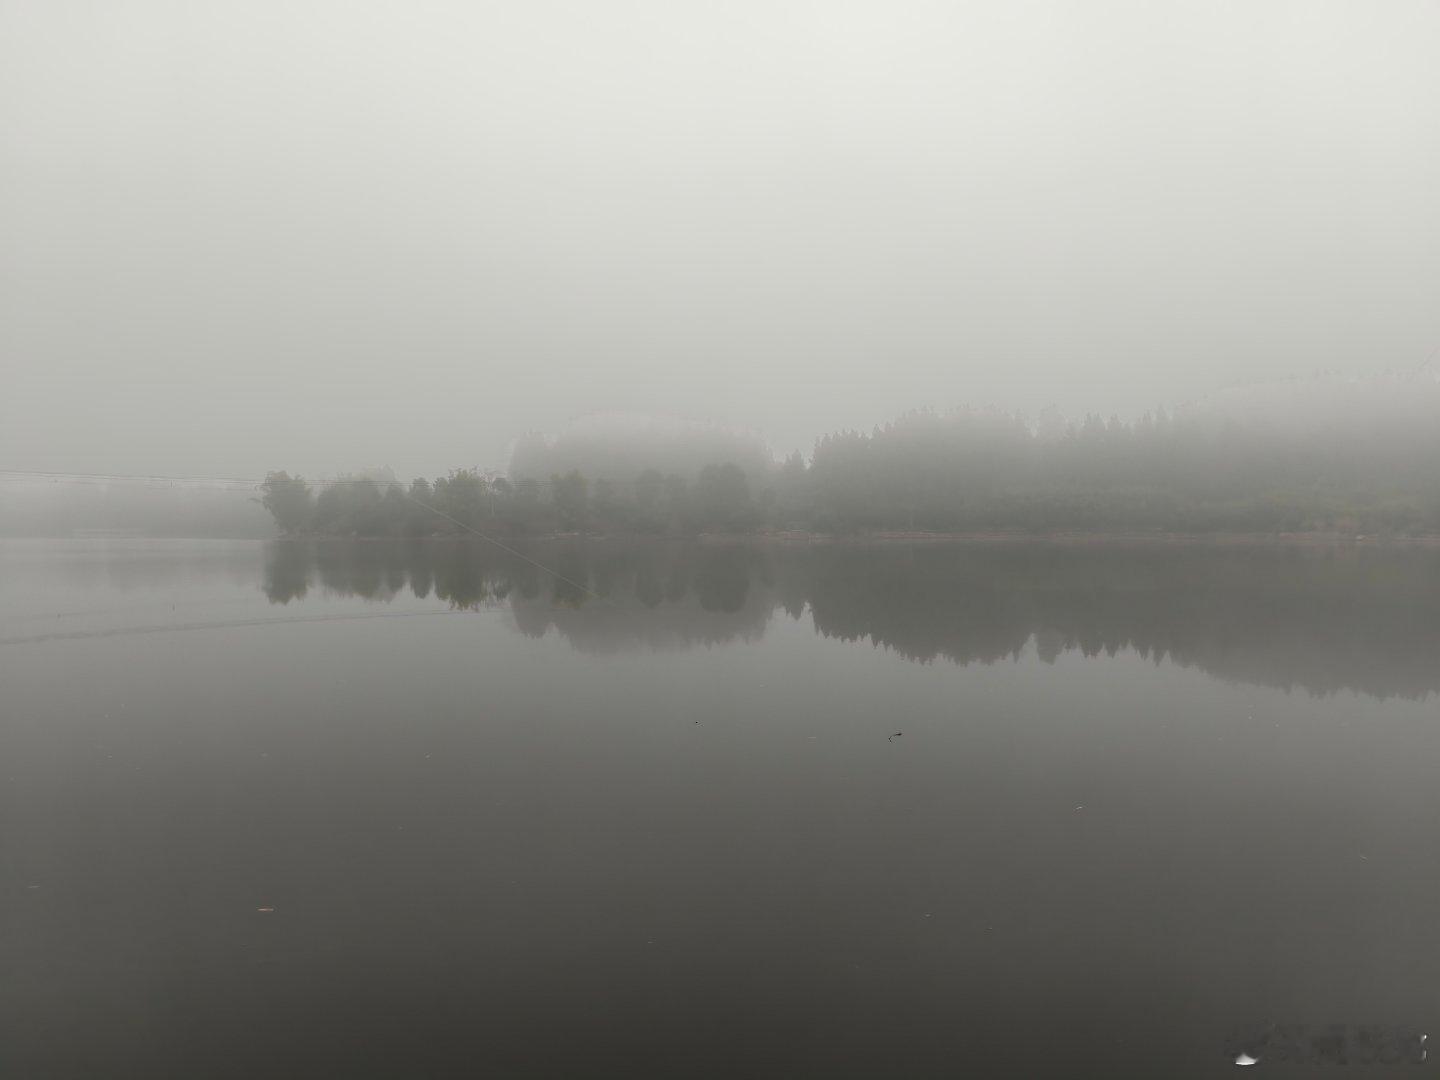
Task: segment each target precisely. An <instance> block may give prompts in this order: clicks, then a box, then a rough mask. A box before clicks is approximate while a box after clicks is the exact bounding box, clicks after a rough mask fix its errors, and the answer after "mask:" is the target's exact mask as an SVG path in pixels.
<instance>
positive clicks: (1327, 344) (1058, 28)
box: [0, 0, 1440, 476]
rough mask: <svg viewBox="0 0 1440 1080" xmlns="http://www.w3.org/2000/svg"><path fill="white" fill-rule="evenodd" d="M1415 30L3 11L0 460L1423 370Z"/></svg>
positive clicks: (1188, 5) (205, 466) (1414, 19)
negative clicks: (643, 414)
mask: <svg viewBox="0 0 1440 1080" xmlns="http://www.w3.org/2000/svg"><path fill="white" fill-rule="evenodd" d="M1437 41H1440V4H1436V3H1433V2H1429V0H1426V2H1411V0H1387V2H1384V3H1377V2H1375V0H1356V2H1349V3H1333V2H1321V0H1298V2H1294V3H1279V2H1266V0H1238V2H1231V3H1219V2H1214V0H1209V2H1204V3H1199V2H1167V3H1160V4H1157V3H1153V2H1144V0H1135V2H1113V0H1105V2H1101V0H1089V2H1083V3H1082V2H1075V3H1024V2H1019V0H989V2H985V3H963V2H956V0H944V2H939V0H936V2H930V0H910V2H904V0H866V2H850V0H813V2H809V3H802V2H795V0H725V2H721V3H701V2H697V0H584V2H575V3H556V2H550V0H509V2H505V3H485V2H481V0H469V2H463V0H454V2H426V0H404V2H401V0H393V2H388V3H380V2H377V0H333V2H323V0H241V2H230V0H203V2H196V0H175V2H158V0H102V2H95V3H75V2H69V0H0V466H5V467H10V468H34V469H76V470H88V471H101V470H103V471H117V472H146V471H156V472H182V473H185V474H192V475H193V474H211V473H215V474H223V475H234V476H253V475H258V474H260V473H263V472H264V471H265V470H266V469H267V468H272V467H273V468H278V467H288V468H291V469H300V470H302V471H306V472H308V473H311V474H315V473H320V472H327V471H334V470H339V469H344V468H351V467H360V466H366V465H378V464H382V463H388V464H390V465H392V466H394V467H395V468H396V470H397V471H398V472H399V473H400V474H402V475H412V474H416V473H427V474H432V475H433V474H435V473H437V472H440V471H443V470H444V469H445V468H447V467H448V466H451V465H469V464H479V465H481V466H490V465H497V466H498V465H501V464H503V462H504V457H505V452H506V448H507V446H508V445H509V443H510V442H511V440H513V439H514V438H515V437H517V436H518V435H520V434H522V433H523V432H525V431H527V430H530V429H541V430H554V429H557V428H559V427H561V426H562V425H564V424H565V423H566V421H567V420H568V419H569V418H571V417H574V416H577V415H580V414H584V413H587V412H592V411H595V410H624V411H627V412H635V411H650V412H657V413H661V414H665V415H672V416H673V415H680V416H690V417H697V418H711V419H716V420H719V421H722V422H725V423H729V424H733V425H739V426H744V427H748V428H753V429H756V430H758V431H759V432H760V433H762V434H763V435H764V436H766V437H767V438H768V439H769V441H770V442H771V444H772V446H773V447H774V448H775V449H776V450H777V451H782V452H783V451H785V450H788V449H791V448H796V447H799V448H802V449H805V450H807V451H808V449H809V448H810V446H811V443H812V441H813V440H814V438H815V437H816V436H817V435H819V434H821V433H822V432H825V431H828V430H833V429H836V428H840V427H851V426H853V427H861V428H868V427H869V426H870V425H872V424H874V423H876V422H878V421H882V420H885V419H888V418H890V417H891V416H893V415H894V414H896V413H899V412H901V411H903V410H904V409H907V408H911V407H916V406H925V405H929V406H935V407H946V406H950V405H956V404H962V403H974V404H996V405H1000V406H1002V407H1005V408H1012V409H1023V410H1026V411H1027V412H1031V413H1034V412H1038V411H1039V410H1040V409H1042V408H1043V407H1045V406H1047V405H1051V404H1054V405H1057V406H1059V407H1060V408H1062V409H1063V410H1065V411H1067V412H1069V413H1077V412H1082V413H1083V412H1084V411H1086V410H1092V409H1093V410H1103V411H1105V412H1107V413H1108V412H1111V411H1118V412H1120V413H1121V414H1122V415H1127V414H1133V413H1135V412H1138V411H1141V410H1144V409H1147V408H1151V407H1154V406H1157V405H1173V404H1177V403H1180V402H1183V401H1185V400H1188V399H1190V398H1193V397H1195V396H1197V395H1200V394H1204V393H1206V392H1208V391H1211V390H1214V389H1217V388H1219V387H1222V386H1225V385H1229V384H1232V383H1235V382H1237V381H1245V380H1252V379H1260V378H1271V377H1281V376H1289V375H1297V374H1308V373H1310V372H1312V371H1315V370H1317V369H1332V370H1333V369H1340V370H1344V371H1352V372H1371V371H1380V370H1385V369H1390V368H1409V367H1414V366H1416V365H1418V364H1420V363H1421V362H1422V361H1423V360H1424V359H1425V358H1426V356H1427V355H1428V354H1429V353H1430V352H1431V351H1432V350H1433V349H1434V348H1435V347H1436V346H1437V345H1440V318H1437V316H1436V314H1435V301H1436V298H1437V297H1440V199H1437V192H1440V65H1437V64H1436V62H1435V45H1436V42H1437Z"/></svg>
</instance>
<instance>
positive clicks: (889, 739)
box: [885, 731, 905, 742]
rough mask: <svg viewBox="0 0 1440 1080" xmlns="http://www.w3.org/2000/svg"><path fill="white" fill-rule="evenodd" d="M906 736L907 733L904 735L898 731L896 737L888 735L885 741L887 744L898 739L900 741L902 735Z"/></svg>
mask: <svg viewBox="0 0 1440 1080" xmlns="http://www.w3.org/2000/svg"><path fill="white" fill-rule="evenodd" d="M904 734H905V733H904V732H903V731H897V732H895V734H894V735H887V736H885V741H886V742H894V741H895V740H896V739H898V738H899V737H900V736H901V735H904Z"/></svg>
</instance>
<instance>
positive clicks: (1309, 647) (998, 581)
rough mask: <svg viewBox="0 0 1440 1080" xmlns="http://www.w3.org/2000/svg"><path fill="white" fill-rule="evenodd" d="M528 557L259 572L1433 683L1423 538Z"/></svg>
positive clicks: (634, 641)
mask: <svg viewBox="0 0 1440 1080" xmlns="http://www.w3.org/2000/svg"><path fill="white" fill-rule="evenodd" d="M528 557H529V558H533V559H534V560H535V561H536V562H539V563H541V564H543V565H544V566H546V567H547V568H549V571H554V572H553V573H551V572H548V571H545V570H540V569H538V568H537V567H536V566H535V565H533V564H531V563H529V562H526V561H525V560H524V559H523V558H517V557H515V556H512V555H508V554H506V553H504V552H501V551H498V550H496V549H494V548H489V547H487V546H485V545H482V544H471V543H466V542H459V541H417V542H411V543H404V542H396V543H345V542H335V543H322V544H313V545H311V544H299V543H295V544H285V543H278V544H275V545H274V546H273V547H272V548H271V549H270V554H269V561H268V564H267V571H266V591H267V593H268V595H269V596H270V597H271V599H272V600H275V601H277V602H286V601H288V600H290V599H292V598H295V597H298V596H303V595H304V594H305V593H306V591H307V590H308V589H310V588H314V587H316V586H317V585H318V586H319V587H322V588H324V589H326V590H329V591H333V592H339V593H343V594H353V595H360V596H365V597H370V598H377V599H388V598H391V597H393V596H394V595H396V594H397V593H398V592H399V591H400V590H402V589H407V588H408V589H409V590H411V591H412V592H413V593H414V594H415V595H416V596H422V597H423V596H428V595H431V594H432V593H433V595H434V596H436V597H437V598H439V599H441V600H444V601H447V602H449V603H450V604H452V605H453V606H456V607H462V608H472V607H478V606H481V605H490V604H501V603H503V604H505V605H506V606H508V608H509V609H510V611H511V612H512V614H513V616H514V618H515V623H516V626H517V627H518V628H519V629H520V630H521V632H522V633H526V634H531V635H540V634H543V633H545V632H546V631H547V630H548V629H550V628H551V627H554V628H555V629H556V631H557V632H558V633H560V634H561V635H562V636H564V637H565V638H566V639H567V640H569V641H570V642H571V643H572V644H574V645H575V646H576V647H577V648H581V649H585V650H587V651H614V650H618V649H624V648H633V647H646V648H659V647H685V646H690V645H698V644H711V643H717V642H722V641H726V640H731V639H737V638H739V639H751V638H754V637H756V636H758V635H759V634H761V633H762V632H763V630H764V628H765V626H766V624H767V623H768V621H769V619H770V618H771V616H772V615H773V614H774V613H775V612H776V611H777V609H783V610H785V611H788V612H789V613H790V614H792V615H799V614H801V613H802V612H803V610H804V608H805V607H806V606H807V605H808V606H809V608H810V611H811V615H812V618H813V620H814V625H815V628H816V629H817V630H818V631H819V632H820V633H822V634H824V635H826V636H827V637H835V638H839V639H841V640H847V641H855V640H860V639H865V640H869V641H871V642H872V643H874V644H876V645H883V646H885V647H886V648H890V649H894V650H895V651H896V652H897V653H899V654H900V655H902V656H905V657H907V658H909V659H912V660H917V661H929V660H934V659H936V658H945V659H948V660H951V661H954V662H956V663H962V664H964V663H971V662H976V661H978V662H981V663H993V662H994V661H996V660H999V659H1002V658H1005V657H1011V656H1014V655H1016V654H1018V653H1019V652H1020V650H1022V649H1024V648H1025V647H1026V646H1027V645H1028V644H1029V643H1030V642H1031V641H1034V642H1035V645H1036V648H1037V651H1038V653H1039V655H1040V656H1041V658H1042V659H1046V660H1053V659H1054V658H1055V657H1056V656H1057V655H1058V654H1059V653H1060V652H1061V651H1063V650H1072V649H1073V650H1079V651H1080V652H1082V653H1084V654H1085V655H1096V654H1098V653H1100V652H1102V651H1103V652H1108V653H1112V654H1113V653H1114V652H1116V651H1118V650H1120V649H1135V650H1137V651H1139V652H1140V653H1141V654H1142V655H1146V656H1153V657H1155V658H1156V659H1157V660H1159V659H1162V658H1169V659H1171V660H1173V661H1175V662H1177V663H1181V664H1185V665H1192V666H1195V667H1197V668H1199V669H1201V670H1204V671H1207V672H1210V673H1211V674H1214V675H1218V676H1221V677H1223V678H1227V679H1234V680H1239V681H1244V682H1250V683H1256V684H1260V685H1266V686H1276V687H1285V688H1290V687H1300V688H1304V689H1306V690H1309V691H1312V692H1317V693H1325V692H1331V691H1335V690H1341V689H1352V690H1358V691H1363V692H1366V693H1370V694H1374V695H1379V696H1386V695H1402V696H1407V697H1417V696H1423V695H1425V694H1428V693H1430V692H1432V691H1437V690H1440V667H1437V664H1436V660H1437V659H1440V553H1436V552H1432V551H1427V550H1418V549H1398V550H1397V549H1379V548H1345V549H1339V548H1337V549H1314V548H1271V547H1243V548H1242V547H1232V548H1225V547H1215V546H1204V545H1194V546H1145V545H1133V546H1122V545H1107V546H1094V547H1069V546H1063V545H1045V544H1031V545H1002V544H995V545H957V546H930V545H921V546H916V547H902V546H884V545H881V546H875V547H856V546H845V545H834V546H829V545H822V546H816V547H812V548H791V547H780V548H766V547H761V546H735V547H718V546H707V545H685V544H674V543H666V542H655V543H650V544H632V545H625V544H594V545H588V546H586V545H579V544H575V545H569V546H565V545H558V544H549V545H541V546H537V547H536V548H534V549H533V550H531V551H529V552H528Z"/></svg>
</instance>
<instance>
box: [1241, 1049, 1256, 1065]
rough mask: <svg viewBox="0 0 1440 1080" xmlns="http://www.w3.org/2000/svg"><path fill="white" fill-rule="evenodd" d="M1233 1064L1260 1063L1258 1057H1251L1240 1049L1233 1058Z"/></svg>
mask: <svg viewBox="0 0 1440 1080" xmlns="http://www.w3.org/2000/svg"><path fill="white" fill-rule="evenodd" d="M1235 1064H1236V1065H1258V1064H1260V1059H1259V1058H1253V1057H1251V1056H1250V1055H1249V1054H1247V1053H1245V1051H1243V1050H1242V1051H1240V1056H1239V1057H1237V1058H1236V1059H1235Z"/></svg>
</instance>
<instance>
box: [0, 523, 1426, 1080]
mask: <svg viewBox="0 0 1440 1080" xmlns="http://www.w3.org/2000/svg"><path fill="white" fill-rule="evenodd" d="M527 552H528V553H529V554H530V555H531V556H532V557H533V558H535V559H536V560H537V561H539V562H541V563H543V564H545V565H546V566H548V567H550V568H552V569H554V570H556V571H558V572H559V574H560V575H561V576H562V577H563V578H564V579H568V582H570V583H580V584H582V585H583V586H584V587H585V589H586V590H593V592H594V593H595V594H598V597H599V598H598V599H597V598H596V597H595V596H592V595H590V593H589V592H586V591H584V590H579V589H576V588H575V587H574V585H573V584H569V583H567V582H566V581H565V580H561V579H560V578H557V577H555V576H553V575H550V574H547V573H545V572H544V571H541V570H537V569H536V568H535V567H534V566H531V565H529V564H527V563H525V562H523V561H520V560H516V559H514V558H512V557H509V556H506V555H505V554H504V553H500V552H495V551H493V550H490V549H486V548H485V547H484V546H483V545H480V544H457V543H441V542H415V543H393V544H391V543H323V544H304V543H277V544H272V545H251V544H183V543H163V544H147V543H144V542H126V543H121V544H114V543H112V544H103V543H100V544H97V543H88V544H84V543H82V544H48V545H39V544H16V543H6V544H4V545H0V641H3V644H0V705H3V719H0V760H3V763H4V767H3V777H0V779H3V783H4V785H5V787H4V803H3V807H4V814H3V824H0V829H3V832H0V842H3V850H0V854H3V856H4V858H3V861H0V895H3V896H4V897H5V898H6V902H5V904H4V905H3V910H0V928H3V942H0V943H3V947H4V950H5V955H6V958H7V962H6V964H5V967H4V970H3V973H0V988H3V991H4V995H5V1000H6V1002H7V1008H6V1010H4V1016H3V1018H0V1037H3V1038H0V1045H3V1046H4V1048H5V1049H4V1050H3V1051H0V1053H3V1054H4V1055H5V1060H6V1061H7V1062H11V1063H13V1066H14V1068H13V1071H15V1072H16V1074H17V1075H37V1076H38V1075H141V1074H148V1075H172V1074H173V1075H181V1074H188V1075H227V1072H226V1070H227V1069H228V1070H229V1074H233V1075H257V1074H281V1075H283V1074H285V1073H284V1072H283V1071H281V1072H279V1073H276V1072H275V1070H274V1069H273V1068H271V1069H269V1072H268V1073H267V1067H268V1064H269V1063H273V1062H274V1061H276V1060H281V1061H284V1062H286V1063H287V1064H286V1065H285V1066H284V1068H291V1067H292V1065H293V1071H299V1072H304V1071H305V1070H306V1069H309V1070H310V1073H311V1074H312V1075H314V1074H319V1075H324V1074H327V1073H330V1074H337V1075H338V1074H345V1073H346V1070H347V1069H348V1070H350V1071H351V1072H352V1073H353V1072H356V1071H359V1072H364V1071H366V1070H371V1069H378V1070H379V1071H380V1072H382V1073H383V1072H386V1071H389V1072H390V1073H391V1074H395V1073H394V1070H395V1069H402V1071H406V1072H409V1073H412V1074H418V1075H425V1074H426V1072H427V1070H428V1071H429V1072H430V1073H438V1074H441V1075H448V1074H451V1073H453V1072H454V1071H456V1070H457V1069H459V1070H462V1071H463V1072H466V1073H476V1074H478V1073H482V1072H487V1071H488V1072H491V1073H499V1074H509V1075H514V1074H524V1073H527V1072H530V1073H543V1072H546V1071H550V1072H555V1071H561V1072H565V1073H567V1074H575V1073H586V1072H589V1073H594V1074H598V1073H606V1072H608V1073H613V1072H614V1071H615V1070H616V1069H625V1070H629V1071H632V1072H635V1073H639V1072H646V1071H648V1072H659V1073H666V1074H670V1073H685V1074H692V1075H693V1074H697V1073H701V1074H703V1073H712V1074H715V1075H736V1074H746V1075H797V1074H799V1075H842V1074H844V1075H903V1074H909V1075H955V1074H956V1073H957V1072H975V1073H977V1074H988V1075H1006V1074H1024V1075H1047V1074H1049V1075H1097V1073H1096V1072H1095V1071H1094V1070H1093V1069H1092V1068H1091V1066H1093V1065H1095V1064H1096V1063H1099V1064H1101V1065H1103V1067H1104V1074H1105V1075H1143V1076H1156V1075H1169V1076H1182V1075H1196V1076H1204V1075H1210V1074H1212V1073H1218V1072H1219V1071H1220V1070H1221V1069H1222V1068H1223V1069H1225V1070H1226V1071H1227V1072H1228V1071H1229V1070H1230V1069H1233V1068H1234V1064H1233V1063H1234V1061H1235V1054H1236V1051H1235V1050H1234V1049H1232V1048H1231V1046H1230V1043H1229V1042H1227V1039H1229V1038H1230V1036H1231V1033H1232V1032H1233V1031H1235V1030H1237V1029H1239V1028H1242V1027H1245V1025H1251V1026H1253V1025H1255V1024H1257V1023H1261V1024H1263V1023H1268V1022H1278V1023H1306V1024H1315V1025H1319V1024H1323V1023H1325V1022H1330V1021H1338V1022H1347V1023H1358V1022H1381V1023H1391V1024H1412V1025H1415V1027H1416V1030H1421V1031H1423V1030H1429V1029H1432V1028H1433V1026H1434V1024H1433V1021H1434V1016H1433V1006H1432V1005H1431V1004H1429V1002H1430V1001H1431V999H1432V997H1433V994H1432V993H1431V989H1430V988H1431V982H1432V978H1431V975H1432V973H1433V971H1434V970H1435V969H1436V960H1437V959H1440V955H1437V953H1440V948H1437V945H1436V943H1435V942H1434V941H1433V935H1432V934H1431V933H1430V931H1429V929H1428V924H1429V922H1430V921H1431V920H1432V918H1433V912H1434V910H1436V904H1437V901H1440V854H1437V852H1436V849H1435V845H1434V843H1433V832H1434V827H1435V824H1436V823H1437V822H1440V786H1437V785H1436V784H1435V782H1434V776H1435V771H1436V770H1435V766H1436V764H1437V760H1440V734H1437V730H1436V723H1435V722H1436V720H1437V715H1436V707H1435V703H1436V699H1435V698H1434V696H1433V695H1434V693H1435V691H1436V690H1440V665H1437V664H1436V662H1435V661H1436V659H1437V645H1440V559H1437V557H1436V554H1435V553H1433V552H1428V551H1423V550H1389V551H1387V550H1383V549H1364V548H1356V549H1335V550H1326V549H1312V550H1305V549H1281V548H1250V549H1244V548H1240V549H1234V548H1231V549H1216V548H1206V547H1202V546H1196V547H1127V548H1063V547H1055V546H1045V545H1025V546H1004V545H991V546H969V547H963V548H947V547H941V546H919V547H913V548H900V547H876V548H868V549H867V548H861V547H852V546H843V545H835V546H816V547H812V548H804V547H771V548H767V547H758V546H747V547H724V546H714V545H675V544H668V543H660V542H656V543H652V544H638V545H623V544H618V543H616V544H591V545H589V546H581V545H568V546H564V545H548V546H545V545H541V546H537V547H534V548H530V549H527ZM397 616H400V617H397ZM182 628H188V629H182ZM142 631H143V632H142ZM897 731H903V732H904V735H903V737H901V738H893V734H894V733H895V732H897ZM1077 807H1083V809H1079V810H1077V809H1076V808H1077ZM265 908H273V911H266V912H263V913H262V909H265ZM1036 1031H1044V1032H1045V1033H1046V1036H1045V1038H1044V1039H1041V1040H1037V1039H1036V1037H1035V1034H1034V1033H1035V1032H1036ZM1122 1046H1123V1047H1124V1053H1123V1054H1122V1053H1120V1052H1119V1050H1118V1048H1119V1047H1122ZM1131 1063H1133V1065H1134V1068H1133V1069H1131V1067H1130V1066H1131Z"/></svg>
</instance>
